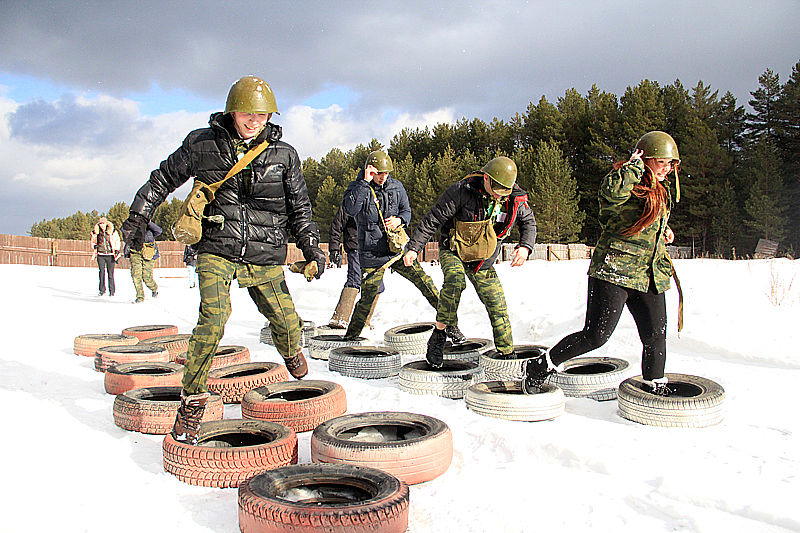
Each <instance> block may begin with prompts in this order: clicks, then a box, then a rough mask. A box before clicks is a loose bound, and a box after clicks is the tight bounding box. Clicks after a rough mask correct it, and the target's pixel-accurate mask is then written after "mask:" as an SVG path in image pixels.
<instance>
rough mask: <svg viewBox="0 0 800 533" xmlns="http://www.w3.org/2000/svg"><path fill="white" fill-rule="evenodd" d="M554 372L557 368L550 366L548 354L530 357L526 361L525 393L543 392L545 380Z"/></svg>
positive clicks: (523, 388)
mask: <svg viewBox="0 0 800 533" xmlns="http://www.w3.org/2000/svg"><path fill="white" fill-rule="evenodd" d="M554 373H555V370H554V369H552V368H549V366H548V364H547V356H546V355H545V354H542V355H540V356H538V357H534V358H533V359H528V361H527V362H526V363H525V379H524V380H523V382H522V392H524V393H525V394H536V393H537V392H542V386H543V385H544V383H545V381H547V379H548V378H549V377H550V375H551V374H554Z"/></svg>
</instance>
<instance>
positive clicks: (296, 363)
mask: <svg viewBox="0 0 800 533" xmlns="http://www.w3.org/2000/svg"><path fill="white" fill-rule="evenodd" d="M283 362H284V363H285V364H286V370H288V371H289V373H290V374H291V375H293V376H294V377H295V379H303V376H305V375H306V374H308V364H307V363H306V356H305V355H303V349H302V348H301V347H299V346H298V347H297V351H296V352H294V355H293V356H291V357H284V358H283Z"/></svg>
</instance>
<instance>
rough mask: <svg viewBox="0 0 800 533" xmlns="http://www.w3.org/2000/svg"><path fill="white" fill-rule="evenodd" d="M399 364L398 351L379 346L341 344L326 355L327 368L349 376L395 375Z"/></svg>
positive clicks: (368, 377) (372, 377)
mask: <svg viewBox="0 0 800 533" xmlns="http://www.w3.org/2000/svg"><path fill="white" fill-rule="evenodd" d="M401 364H402V361H401V358H400V352H398V351H396V350H392V349H391V348H384V347H380V346H341V347H339V348H334V349H332V350H331V352H330V355H329V356H328V369H329V370H332V371H333V372H338V373H340V374H341V375H343V376H348V377H351V378H364V379H380V378H388V377H390V376H396V375H397V373H398V372H400V365H401Z"/></svg>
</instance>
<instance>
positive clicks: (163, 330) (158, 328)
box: [122, 324, 178, 342]
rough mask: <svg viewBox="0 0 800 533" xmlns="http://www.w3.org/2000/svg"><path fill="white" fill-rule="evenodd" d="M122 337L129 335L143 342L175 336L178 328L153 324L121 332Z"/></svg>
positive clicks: (133, 327) (132, 327)
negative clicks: (153, 338)
mask: <svg viewBox="0 0 800 533" xmlns="http://www.w3.org/2000/svg"><path fill="white" fill-rule="evenodd" d="M122 334H123V335H131V336H133V337H136V338H137V339H139V341H140V342H141V341H143V340H145V339H150V338H152V337H163V336H164V335H177V334H178V326H174V325H171V324H155V325H147V326H131V327H129V328H125V329H123V330H122Z"/></svg>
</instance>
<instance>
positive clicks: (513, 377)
mask: <svg viewBox="0 0 800 533" xmlns="http://www.w3.org/2000/svg"><path fill="white" fill-rule="evenodd" d="M545 352H547V346H539V345H537V344H517V345H514V353H513V356H514V358H513V359H498V358H497V356H498V355H499V353H498V351H497V350H489V351H488V352H486V353H483V354H481V358H480V365H481V367H482V368H483V378H484V379H485V380H486V381H517V380H521V379H522V378H523V377H525V363H526V361H528V359H533V358H534V357H538V356H540V355H542V354H544V353H545Z"/></svg>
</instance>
